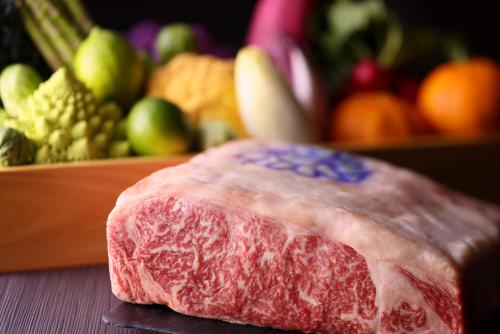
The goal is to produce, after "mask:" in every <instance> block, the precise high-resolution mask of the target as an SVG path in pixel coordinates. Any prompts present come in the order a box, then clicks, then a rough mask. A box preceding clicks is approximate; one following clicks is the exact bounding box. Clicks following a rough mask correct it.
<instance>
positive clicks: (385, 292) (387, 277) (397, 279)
mask: <svg viewBox="0 0 500 334" xmlns="http://www.w3.org/2000/svg"><path fill="white" fill-rule="evenodd" d="M366 264H367V266H368V271H369V272H370V276H371V279H372V281H373V284H374V285H375V286H376V291H377V292H376V305H377V307H378V315H377V316H376V317H375V319H374V320H373V321H372V322H371V324H372V326H373V327H374V328H378V332H377V333H380V334H384V333H386V332H385V331H382V330H381V328H380V326H381V324H380V323H378V320H379V319H381V316H382V313H383V312H391V310H392V308H393V307H397V305H398V304H399V303H400V302H408V303H409V304H410V305H411V306H413V307H414V308H416V307H417V306H419V307H422V308H424V311H425V314H426V317H427V323H426V325H425V327H423V328H416V329H415V330H414V331H413V332H405V333H449V332H450V330H449V328H448V327H447V326H446V325H445V324H444V323H443V322H442V320H441V319H440V318H439V316H438V315H437V314H436V313H435V312H434V310H433V309H432V308H431V307H430V305H429V304H427V302H426V301H425V300H424V298H423V296H422V294H421V293H420V292H419V291H418V290H417V289H416V288H415V287H414V286H413V285H412V284H411V283H410V281H409V280H408V279H407V278H406V277H403V276H402V274H401V273H400V272H398V271H396V270H395V267H394V263H391V262H384V261H376V260H373V259H371V258H369V257H368V258H366ZM358 300H359V299H358Z"/></svg>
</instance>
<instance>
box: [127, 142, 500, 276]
mask: <svg viewBox="0 0 500 334" xmlns="http://www.w3.org/2000/svg"><path fill="white" fill-rule="evenodd" d="M258 145H259V144H255V143H254V142H251V141H248V142H239V143H234V144H229V145H225V146H224V147H223V148H221V149H218V150H215V151H212V152H209V153H208V155H205V156H200V157H198V158H195V159H193V160H192V162H191V163H188V164H184V165H181V166H178V167H175V168H169V169H164V170H161V171H159V172H156V173H154V174H153V175H152V176H150V177H149V178H147V179H145V180H143V181H141V182H140V183H139V184H138V185H136V186H137V187H139V188H144V189H147V191H142V192H141V191H137V190H136V189H134V187H132V188H131V189H129V190H127V191H125V192H124V193H123V194H122V195H121V196H120V199H119V205H129V204H130V203H131V202H135V201H137V200H138V199H140V200H143V199H144V198H147V197H148V196H149V197H151V196H152V195H151V194H156V193H160V192H161V190H162V189H168V191H169V193H171V194H172V196H182V195H183V194H188V196H189V197H190V198H195V199H199V200H204V199H205V200H207V201H210V202H212V203H214V204H219V205H221V206H223V207H234V209H236V210H239V209H244V210H248V211H250V212H253V213H256V214H260V215H263V216H267V217H270V218H274V219H277V220H278V221H281V222H286V224H283V225H284V226H285V228H286V229H287V230H289V233H290V235H294V234H296V233H303V232H300V231H301V230H302V231H303V230H304V229H305V230H307V231H309V232H311V233H316V234H319V235H327V236H329V237H331V238H334V239H336V240H339V241H341V242H343V243H346V244H348V245H350V246H352V247H353V248H354V249H356V250H357V251H358V252H360V253H362V254H365V253H366V254H370V256H372V257H373V258H375V259H378V260H383V261H392V262H405V263H409V264H412V265H414V266H415V267H419V268H426V269H425V270H426V271H430V272H432V273H433V274H434V275H436V276H440V278H441V279H445V280H447V281H456V280H457V276H456V275H457V270H456V268H455V265H458V266H463V267H465V266H466V265H467V264H468V263H469V262H471V261H474V256H475V255H476V254H477V253H478V252H477V249H481V248H484V247H487V246H488V245H491V244H494V243H498V238H499V235H500V232H499V231H500V227H499V224H500V211H499V210H498V208H496V207H493V206H490V205H488V204H485V203H482V202H479V201H476V200H472V199H470V198H467V197H464V196H462V195H460V194H457V193H453V192H450V194H452V195H453V196H455V197H456V198H458V200H459V201H461V202H463V203H460V204H455V203H454V202H453V201H451V200H450V199H449V198H448V197H447V196H445V195H440V194H438V193H436V191H435V190H434V188H436V184H434V183H433V182H432V181H429V180H428V179H425V178H423V177H420V176H417V175H416V174H414V173H412V172H410V171H407V170H404V169H398V168H394V167H392V166H390V165H388V164H385V163H382V162H378V161H375V160H371V159H364V160H365V163H366V164H367V165H368V166H369V167H370V168H371V169H373V175H372V176H371V177H370V178H369V179H368V180H366V181H364V182H363V183H362V184H359V185H351V184H342V183H338V182H334V181H327V180H321V181H318V180H316V179H313V178H307V177H302V176H298V175H295V174H293V173H290V172H282V171H275V170H271V169H266V168H264V167H262V166H258V165H252V164H241V163H240V162H239V161H237V159H234V158H233V157H234V155H235V154H236V153H238V152H242V151H245V150H252V149H255V148H256V147H258ZM256 180H258V181H256ZM148 192H149V194H148ZM138 193H139V194H138ZM145 194H146V195H145ZM162 196H165V193H162ZM419 201H420V202H422V203H424V202H425V203H424V204H419ZM125 202H127V203H125ZM239 206H240V207H239ZM294 232H295V233H294Z"/></svg>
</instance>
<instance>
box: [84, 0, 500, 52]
mask: <svg viewBox="0 0 500 334" xmlns="http://www.w3.org/2000/svg"><path fill="white" fill-rule="evenodd" d="M84 2H85V4H87V6H88V9H89V12H90V13H91V16H92V17H93V18H94V19H95V21H96V22H97V23H99V24H103V25H105V26H110V27H113V28H115V29H120V30H126V29H128V28H129V27H130V26H132V25H133V24H134V23H136V22H138V21H140V20H143V19H156V20H160V21H165V22H172V21H186V22H198V23H203V24H205V25H206V26H207V28H208V29H209V30H210V32H212V33H213V34H214V35H216V36H217V37H218V38H219V39H220V40H221V42H224V43H227V44H230V45H232V46H235V47H237V46H241V45H242V44H243V41H244V38H245V34H246V31H247V27H248V23H249V21H250V17H251V14H252V10H253V8H254V6H255V4H256V0H238V1H232V0H212V1H187V0H184V1H154V0H141V1H140V5H137V1H120V9H119V13H117V11H116V8H115V6H116V5H115V2H114V1H112V0H86V1H84ZM386 3H387V4H388V6H389V7H390V8H392V9H393V10H394V11H395V12H396V13H397V14H398V15H399V16H400V17H401V19H402V21H403V22H404V23H405V24H407V25H410V26H417V27H422V26H431V27H434V28H436V29H438V30H440V31H445V32H455V33H460V34H462V35H463V36H464V39H466V40H467V42H468V43H469V44H470V46H471V48H472V49H473V50H474V51H475V52H476V53H477V54H489V55H491V56H493V57H496V58H497V59H498V58H500V42H499V40H500V38H499V34H500V2H499V1H497V0H476V1H472V2H471V1H464V0H439V1H435V0H405V1H400V0H387V1H386Z"/></svg>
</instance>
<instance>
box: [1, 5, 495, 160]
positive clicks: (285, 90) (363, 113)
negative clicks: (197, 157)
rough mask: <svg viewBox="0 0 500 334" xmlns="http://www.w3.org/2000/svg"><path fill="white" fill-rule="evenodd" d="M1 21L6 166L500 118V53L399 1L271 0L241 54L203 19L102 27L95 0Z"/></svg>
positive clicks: (481, 123)
mask: <svg viewBox="0 0 500 334" xmlns="http://www.w3.org/2000/svg"><path fill="white" fill-rule="evenodd" d="M5 4H7V5H5ZM284 13H287V14H286V15H284ZM0 19H5V20H7V21H9V22H12V25H11V27H10V28H9V29H11V30H10V31H9V34H7V35H9V36H13V37H7V35H6V34H2V35H1V36H0V42H2V43H1V44H0V48H1V49H0V71H1V73H0V98H1V102H2V104H0V106H2V108H0V165H1V166H11V165H19V164H27V163H55V162H71V161H80V160H88V159H100V158H114V157H123V156H128V155H133V154H137V155H172V154H182V153H185V152H188V151H190V150H203V149H207V148H210V147H213V146H217V145H220V144H222V143H224V142H226V141H228V140H233V139H237V138H245V137H254V138H259V139H264V140H284V141H302V142H309V141H328V140H332V141H351V142H359V143H369V144H377V143H379V142H381V141H388V140H389V141H390V140H402V139H403V140H408V139H410V138H412V137H414V136H417V135H427V134H440V135H446V136H473V137H478V136H484V135H488V134H490V133H493V132H496V131H499V130H500V122H498V119H500V68H499V66H498V64H497V63H496V62H495V61H494V60H492V59H488V58H474V57H472V58H471V57H469V54H470V51H469V50H467V48H466V47H465V45H464V43H462V42H461V41H460V39H458V38H456V36H450V35H446V34H443V33H436V32H433V31H430V30H418V29H407V28H406V27H404V25H403V24H402V22H401V21H400V20H399V18H398V17H397V15H396V14H395V13H393V12H392V11H391V10H390V9H389V8H388V7H387V6H386V4H385V2H384V1H383V0H329V1H316V0H295V1H293V2H290V1H288V0H259V1H258V2H257V4H256V7H255V11H254V13H253V16H252V18H251V23H250V26H249V29H248V35H247V38H246V45H245V46H243V47H242V48H241V49H240V50H239V51H238V52H237V53H236V54H235V52H234V51H233V50H231V49H230V48H227V47H224V46H221V45H219V44H218V43H216V42H215V41H214V39H213V38H212V37H211V36H210V35H209V34H208V32H207V31H206V30H205V29H204V28H203V27H202V26H200V25H197V24H195V25H190V24H186V23H182V22H174V23H170V24H166V25H165V24H163V23H162V22H157V21H151V20H146V21H143V22H139V23H138V24H137V25H135V26H133V27H131V28H130V30H129V31H128V32H127V33H126V34H125V35H122V34H120V33H118V32H115V31H111V30H108V29H105V28H102V27H97V26H95V25H94V23H93V22H92V19H91V18H90V17H89V15H88V14H87V12H86V10H85V8H84V6H83V5H82V3H81V2H80V0H67V1H54V0H16V1H11V0H6V1H5V2H3V3H1V2H0ZM1 29H6V28H5V27H4V26H3V25H2V27H1ZM27 36H30V38H31V41H30V40H28V39H27V38H26V37H27ZM9 38H10V39H9ZM8 43H14V47H8V46H6V45H7V44H8ZM34 46H36V49H37V50H38V52H39V54H38V53H37V52H27V51H26V50H33V49H34ZM10 49H12V50H18V51H19V54H17V53H16V54H12V52H11V51H9V50H10ZM2 50H4V51H5V52H4V51H2ZM28 54H30V55H32V56H31V58H30V57H27V56H26V55H28ZM40 55H41V57H40ZM12 57H14V59H12ZM41 58H43V59H44V60H45V63H46V65H43V64H42V65H41V64H40V59H41ZM21 61H22V62H21ZM48 68H50V69H51V70H50V71H49V70H47V69H48Z"/></svg>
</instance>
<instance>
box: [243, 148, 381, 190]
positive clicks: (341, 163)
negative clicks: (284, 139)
mask: <svg viewBox="0 0 500 334" xmlns="http://www.w3.org/2000/svg"><path fill="white" fill-rule="evenodd" d="M236 157H237V158H238V159H239V160H240V161H241V162H242V163H244V164H256V165H260V166H263V167H266V168H269V169H274V170H278V171H286V172H293V173H295V174H298V175H301V176H305V177H310V178H319V179H330V180H334V181H338V182H343V183H360V182H362V181H364V180H366V179H368V178H369V177H370V175H371V174H372V171H371V170H370V169H369V168H368V166H366V164H365V163H364V162H363V161H362V160H361V159H359V158H357V157H355V156H353V155H351V154H349V153H345V152H338V151H331V150H328V149H323V148H319V147H314V146H307V145H286V146H285V145H284V146H275V147H273V146H264V147H261V148H259V149H257V150H255V151H249V152H245V153H240V154H238V155H237V156H236Z"/></svg>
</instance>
